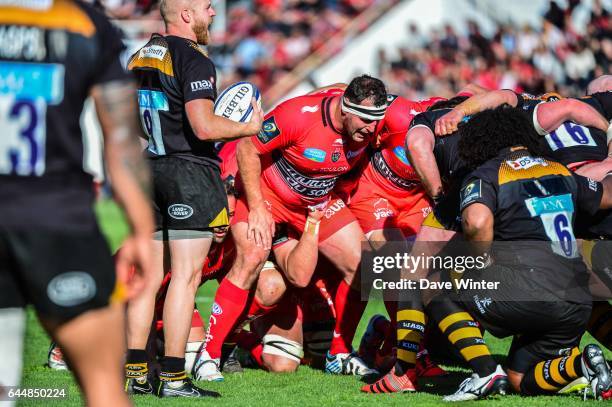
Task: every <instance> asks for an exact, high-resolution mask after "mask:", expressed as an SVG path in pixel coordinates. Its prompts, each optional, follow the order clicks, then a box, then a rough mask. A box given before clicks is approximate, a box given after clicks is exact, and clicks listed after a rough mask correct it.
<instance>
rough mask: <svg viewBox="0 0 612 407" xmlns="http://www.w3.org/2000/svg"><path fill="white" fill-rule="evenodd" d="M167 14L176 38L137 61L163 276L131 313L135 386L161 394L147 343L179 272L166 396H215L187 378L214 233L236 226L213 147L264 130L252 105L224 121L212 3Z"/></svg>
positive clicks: (171, 299) (168, 319) (176, 3)
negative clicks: (161, 292)
mask: <svg viewBox="0 0 612 407" xmlns="http://www.w3.org/2000/svg"><path fill="white" fill-rule="evenodd" d="M160 13H161V16H162V18H163V20H164V23H165V26H166V31H167V35H166V36H161V35H158V34H153V36H152V37H151V39H150V40H149V42H148V43H147V44H146V45H145V46H144V47H143V48H141V49H140V50H139V51H137V52H136V53H135V54H134V55H133V56H132V57H131V58H130V61H129V65H128V67H129V69H130V70H132V71H133V72H134V73H135V75H136V77H137V79H138V86H139V90H138V101H139V105H140V113H141V122H142V126H143V128H144V129H145V131H146V134H147V136H148V141H149V142H148V147H147V148H146V150H145V154H146V156H147V158H148V159H149V161H150V163H151V166H152V171H153V183H154V210H155V218H156V231H155V233H154V234H153V243H154V244H153V247H154V249H153V250H154V255H153V263H154V267H155V276H154V280H153V284H151V289H150V290H148V291H147V292H146V293H145V294H146V295H143V296H142V297H141V298H140V299H139V300H138V301H133V302H131V303H130V304H129V307H128V322H129V323H128V348H129V351H128V356H127V362H126V366H125V370H126V388H127V389H128V390H129V389H132V390H135V388H134V386H133V382H134V381H135V380H137V381H139V382H143V381H144V383H139V385H138V386H137V387H138V388H139V389H141V390H138V393H141V392H142V393H149V392H151V391H152V386H151V385H150V383H147V382H146V376H147V367H146V366H147V365H146V353H145V351H144V348H145V346H146V342H147V338H148V336H149V328H150V324H151V321H152V318H153V310H154V302H155V295H156V293H157V290H158V288H159V286H160V284H161V281H162V278H163V276H164V272H165V271H167V270H168V267H169V268H171V269H172V273H173V278H172V280H171V282H170V285H169V287H168V294H167V297H166V301H165V305H164V313H163V317H164V337H165V344H164V347H165V350H164V358H163V359H162V361H161V370H160V373H159V379H160V384H159V386H158V388H157V389H155V391H156V393H157V394H158V395H159V396H160V397H180V396H187V397H201V396H206V395H210V394H208V393H206V392H204V391H203V390H201V389H198V388H197V387H195V386H194V385H193V384H192V383H191V382H190V380H189V379H188V377H187V374H186V372H185V370H184V366H185V360H184V358H185V345H186V342H187V335H188V332H189V324H190V321H191V318H192V314H193V304H194V299H195V293H196V290H197V288H198V286H199V283H200V279H201V267H202V263H203V262H204V259H205V258H206V255H207V253H208V250H209V248H210V246H211V243H212V237H213V235H212V231H211V229H212V228H214V227H217V226H223V225H227V223H228V214H227V201H226V198H225V193H224V191H223V184H222V182H221V177H220V174H219V159H218V157H217V154H216V152H215V148H214V142H215V141H222V140H229V139H234V138H239V137H243V136H248V135H252V134H254V133H257V132H258V131H259V129H260V127H261V122H262V119H263V114H262V112H261V110H260V109H259V107H258V106H257V103H256V102H255V101H254V100H253V102H252V105H253V115H252V117H251V120H250V121H249V122H247V123H237V122H232V121H230V120H228V119H226V118H223V117H220V116H215V115H214V111H213V104H214V100H215V98H216V97H217V92H216V72H215V66H214V64H213V62H212V61H211V60H210V59H209V58H208V57H207V55H206V53H205V52H204V51H203V50H202V49H201V48H200V45H207V44H208V42H209V30H208V29H209V26H210V24H211V23H212V19H213V17H214V16H215V11H214V9H213V8H212V6H211V3H210V0H163V1H162V2H161V4H160Z"/></svg>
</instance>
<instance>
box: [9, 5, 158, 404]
mask: <svg viewBox="0 0 612 407" xmlns="http://www.w3.org/2000/svg"><path fill="white" fill-rule="evenodd" d="M7 4H9V5H7ZM0 29H1V30H2V31H3V32H12V33H15V35H17V36H18V37H19V38H21V39H22V41H15V42H13V43H12V44H11V52H1V53H0V78H1V82H2V86H0V88H1V89H0V127H1V128H2V132H3V134H2V142H0V184H1V185H2V188H0V211H1V212H2V216H1V217H0V324H1V325H2V330H1V331H0V355H1V357H2V364H1V367H0V387H3V386H18V385H19V381H20V375H21V360H20V359H21V349H22V335H23V331H24V328H25V313H24V309H23V308H24V307H25V305H26V304H32V305H33V306H34V308H35V310H36V312H37V314H38V317H39V319H40V321H41V324H42V326H43V328H44V329H45V330H46V331H47V332H48V333H49V335H50V336H51V337H52V338H53V339H54V340H55V341H56V342H57V343H58V344H59V345H60V346H61V347H62V349H63V350H64V354H65V357H66V359H67V361H68V364H69V366H70V368H71V370H72V372H73V373H74V375H75V377H76V381H77V383H78V385H79V387H80V388H81V390H82V391H83V393H84V401H85V403H86V404H87V405H90V406H109V405H113V406H128V405H130V403H129V400H128V398H127V397H126V395H125V393H124V392H123V389H122V382H123V378H122V377H121V373H120V372H121V364H122V360H123V356H124V352H125V348H124V333H125V331H124V318H123V304H122V303H121V302H122V300H123V299H124V298H125V297H126V294H127V295H128V296H136V295H137V294H138V293H139V290H142V289H143V287H144V289H145V290H147V289H148V288H147V287H148V285H149V282H150V279H151V269H150V266H149V264H150V260H149V259H150V256H151V245H150V236H151V233H152V231H153V217H152V213H151V209H150V206H149V204H148V196H147V195H148V190H149V177H148V175H149V172H148V169H147V167H146V165H145V163H144V160H143V159H142V157H141V154H140V143H139V141H138V135H140V134H141V130H140V128H139V125H138V122H137V109H136V105H135V103H134V101H135V99H134V93H135V88H134V85H133V83H132V81H131V80H130V78H129V75H128V74H127V73H126V72H125V70H124V69H123V68H122V66H121V63H120V60H119V55H120V53H121V52H122V50H123V49H124V46H123V43H122V41H121V36H120V35H119V32H118V31H117V30H116V29H115V27H113V26H112V25H111V23H110V22H109V21H108V19H107V18H106V17H105V16H104V15H102V14H101V13H99V12H98V11H96V10H94V9H93V8H92V7H91V6H90V5H88V4H86V3H83V2H77V1H71V0H55V1H48V2H37V1H31V2H30V1H26V2H19V3H16V2H10V3H6V2H4V3H3V4H2V5H0ZM88 96H91V97H92V98H93V100H94V101H95V105H96V109H97V114H98V117H99V119H100V124H101V127H102V132H103V134H104V154H105V160H106V165H107V169H108V171H109V175H110V178H111V179H112V180H113V183H112V186H113V190H114V192H115V196H116V197H117V199H118V201H119V202H120V203H121V205H123V207H124V209H125V212H126V214H127V218H128V222H129V225H130V228H131V233H130V236H129V237H128V239H127V240H126V242H125V243H124V249H125V250H124V251H122V254H121V256H119V258H118V259H117V277H115V265H114V264H113V260H112V258H111V253H110V249H109V247H108V245H107V243H106V240H105V239H104V237H103V235H102V233H101V232H100V230H99V228H98V225H97V221H96V217H95V214H94V211H93V206H94V186H93V179H92V176H91V175H90V174H88V173H86V172H85V171H84V169H83V159H84V152H83V150H84V146H83V137H82V134H81V131H80V126H79V119H80V115H81V111H82V109H83V104H84V102H85V98H86V97H88ZM132 265H135V266H136V270H137V273H136V274H135V276H134V277H133V278H132V279H131V280H129V279H128V278H127V274H128V273H127V271H128V270H129V268H130V267H131V266H132ZM126 283H129V286H128V287H126ZM114 288H115V290H114V291H113V289H114ZM126 288H127V289H126ZM92 349H95V352H92ZM3 396H6V395H3ZM9 403H10V402H9Z"/></svg>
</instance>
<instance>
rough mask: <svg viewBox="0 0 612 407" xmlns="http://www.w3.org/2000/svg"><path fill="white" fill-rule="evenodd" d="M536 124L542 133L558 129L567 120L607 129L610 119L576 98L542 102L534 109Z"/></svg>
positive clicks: (603, 129)
mask: <svg viewBox="0 0 612 407" xmlns="http://www.w3.org/2000/svg"><path fill="white" fill-rule="evenodd" d="M534 119H535V122H534V125H535V128H536V130H537V131H538V133H540V134H541V135H544V134H548V133H550V132H551V131H554V130H556V129H557V128H558V127H559V126H561V125H562V124H563V123H564V122H566V121H572V122H574V123H577V124H580V125H583V126H586V127H594V128H598V129H600V130H602V131H607V130H608V126H609V123H608V121H607V120H606V119H605V118H604V117H603V116H602V115H601V114H600V113H599V112H598V111H597V110H595V109H594V108H593V107H591V106H589V105H587V104H586V103H582V102H580V101H578V100H576V99H563V100H559V101H556V102H548V103H540V104H539V105H538V106H537V107H536V109H535V111H534Z"/></svg>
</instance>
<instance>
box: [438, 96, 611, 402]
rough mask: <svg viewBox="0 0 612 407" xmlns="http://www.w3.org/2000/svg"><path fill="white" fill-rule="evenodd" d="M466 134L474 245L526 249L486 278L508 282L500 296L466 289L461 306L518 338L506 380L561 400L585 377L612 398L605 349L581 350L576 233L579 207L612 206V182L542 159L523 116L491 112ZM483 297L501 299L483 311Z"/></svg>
mask: <svg viewBox="0 0 612 407" xmlns="http://www.w3.org/2000/svg"><path fill="white" fill-rule="evenodd" d="M460 133H462V134H463V136H462V139H461V141H460V142H459V153H460V156H461V157H462V159H463V160H464V161H465V162H466V164H467V165H468V167H470V168H475V170H474V171H473V172H472V173H470V174H469V175H468V176H467V177H466V179H465V182H464V186H463V188H462V191H461V210H462V224H463V233H464V235H465V236H466V239H468V240H470V241H478V242H492V241H493V239H495V240H496V241H516V242H517V245H518V248H517V251H516V252H515V251H514V250H508V249H507V247H506V246H504V250H503V251H495V247H493V257H494V261H495V264H494V265H493V266H491V267H488V268H487V269H485V270H482V275H483V276H484V275H485V274H486V277H485V278H486V279H487V280H489V281H491V280H494V281H500V282H501V284H500V286H499V287H500V288H499V289H498V290H497V291H496V292H490V291H483V290H478V291H473V290H471V291H468V290H465V291H461V292H460V293H459V294H458V299H457V302H459V303H461V305H462V306H463V307H465V308H466V309H467V310H468V311H471V312H472V314H473V315H477V317H478V319H479V321H480V322H481V323H482V324H483V325H484V326H485V327H486V329H487V330H489V331H490V332H492V333H493V334H494V335H495V336H499V337H503V336H508V335H515V338H514V340H513V344H512V347H511V351H510V355H509V368H508V379H509V381H510V383H511V384H512V387H513V388H514V389H515V390H516V391H520V392H521V393H522V394H527V395H535V394H547V393H555V392H558V391H559V390H560V389H561V388H563V387H564V386H566V385H568V383H569V382H571V381H572V380H574V379H577V378H579V377H580V376H584V377H586V379H587V380H588V381H589V383H590V385H591V388H592V390H593V393H594V396H595V398H604V399H605V398H610V397H612V375H611V373H610V368H609V366H608V365H607V363H606V361H605V358H604V356H603V352H602V351H601V349H600V348H599V347H598V346H597V345H592V344H591V345H587V346H586V347H585V349H584V351H583V352H582V354H580V352H578V350H577V346H578V344H579V342H580V338H581V336H582V334H583V332H584V330H585V327H586V324H587V321H588V318H589V315H590V313H591V302H590V301H591V297H590V293H589V292H588V288H587V283H586V280H587V279H588V274H587V271H586V267H585V266H584V263H583V262H582V260H581V259H580V256H579V253H578V249H577V245H576V241H575V237H574V233H573V224H574V220H575V214H576V211H577V210H583V211H585V212H586V213H590V214H594V213H595V212H596V211H597V210H598V209H600V208H601V209H605V208H610V207H611V206H612V178H611V177H606V178H605V179H604V180H603V182H602V183H599V182H597V181H594V180H591V179H588V178H584V177H582V176H579V175H575V174H572V173H571V172H570V171H569V170H568V169H567V168H566V167H565V166H563V165H562V164H560V163H558V162H555V161H551V160H548V159H545V158H543V157H541V156H540V157H538V156H537V154H538V153H539V152H541V151H543V149H542V148H541V145H539V140H538V136H537V135H536V134H534V133H533V131H532V129H531V128H530V123H529V121H528V120H527V118H526V117H525V116H524V115H523V114H522V112H521V111H520V110H518V109H512V108H506V107H504V106H502V107H499V108H497V109H495V110H486V111H484V112H482V113H479V114H477V115H476V116H474V118H473V120H470V121H469V122H468V123H466V124H465V125H464V126H463V127H462V128H461V129H460ZM520 241H529V242H527V244H522V245H521V244H520V243H518V242H520ZM533 241H541V242H551V243H549V244H547V245H544V244H541V245H539V244H534V242H533ZM518 250H520V254H519V253H518ZM528 270H529V271H528ZM476 273H477V272H476ZM517 293H521V294H519V295H517ZM476 295H477V296H476ZM479 297H480V298H485V297H489V298H492V299H493V300H492V301H490V302H489V303H488V305H487V306H486V309H485V310H484V312H483V310H479V309H478V306H477V304H476V302H477V300H476V299H477V298H479ZM517 297H519V300H516V298H517ZM517 335H518V336H517ZM480 385H481V383H478V378H470V379H467V380H466V381H465V382H464V383H463V384H462V385H461V386H460V388H459V390H458V391H457V393H456V394H455V395H453V396H450V397H449V399H451V400H457V399H459V400H463V399H466V397H468V396H470V395H477V394H478V393H479V392H480V390H479V387H480Z"/></svg>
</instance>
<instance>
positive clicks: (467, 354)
mask: <svg viewBox="0 0 612 407" xmlns="http://www.w3.org/2000/svg"><path fill="white" fill-rule="evenodd" d="M460 352H461V356H463V358H464V359H465V360H466V361H468V362H469V361H470V360H472V359H474V358H477V357H479V356H486V355H490V354H491V353H490V352H489V348H487V346H486V345H472V346H468V347H466V348H463V349H461V350H460Z"/></svg>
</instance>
